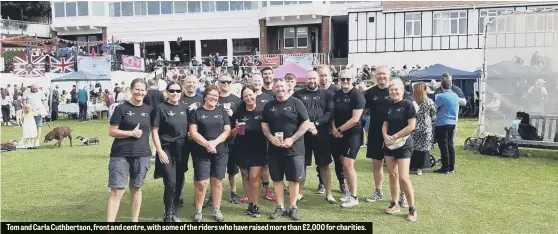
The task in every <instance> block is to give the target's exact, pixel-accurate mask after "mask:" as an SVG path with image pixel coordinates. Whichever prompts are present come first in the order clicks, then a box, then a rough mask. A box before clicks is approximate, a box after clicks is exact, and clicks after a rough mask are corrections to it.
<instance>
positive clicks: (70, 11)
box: [66, 2, 77, 17]
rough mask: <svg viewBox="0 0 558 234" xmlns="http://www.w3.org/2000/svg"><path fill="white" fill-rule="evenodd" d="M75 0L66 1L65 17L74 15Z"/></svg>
mask: <svg viewBox="0 0 558 234" xmlns="http://www.w3.org/2000/svg"><path fill="white" fill-rule="evenodd" d="M76 5H77V4H76V2H67V3H66V17H72V16H76V13H77V12H76Z"/></svg>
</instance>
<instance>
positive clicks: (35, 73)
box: [12, 55, 46, 77]
mask: <svg viewBox="0 0 558 234" xmlns="http://www.w3.org/2000/svg"><path fill="white" fill-rule="evenodd" d="M45 58H46V56H44V55H43V56H38V57H32V58H31V59H27V56H21V57H18V56H16V57H14V60H13V62H12V65H13V66H14V74H15V75H16V76H23V77H40V76H45Z"/></svg>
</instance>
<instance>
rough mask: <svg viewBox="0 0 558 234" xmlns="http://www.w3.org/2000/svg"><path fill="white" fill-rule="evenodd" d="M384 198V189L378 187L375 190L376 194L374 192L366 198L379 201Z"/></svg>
mask: <svg viewBox="0 0 558 234" xmlns="http://www.w3.org/2000/svg"><path fill="white" fill-rule="evenodd" d="M381 200H384V194H383V192H382V190H379V189H376V191H375V192H374V194H372V196H370V197H369V198H366V201H367V202H377V201H381Z"/></svg>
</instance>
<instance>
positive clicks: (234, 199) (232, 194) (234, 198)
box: [231, 193, 241, 204]
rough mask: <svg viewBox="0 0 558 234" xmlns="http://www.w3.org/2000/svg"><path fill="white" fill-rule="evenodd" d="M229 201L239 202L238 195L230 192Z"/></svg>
mask: <svg viewBox="0 0 558 234" xmlns="http://www.w3.org/2000/svg"><path fill="white" fill-rule="evenodd" d="M231 202H232V203H233V204H240V203H241V202H240V198H239V197H238V194H236V193H231Z"/></svg>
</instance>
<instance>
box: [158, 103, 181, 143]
mask: <svg viewBox="0 0 558 234" xmlns="http://www.w3.org/2000/svg"><path fill="white" fill-rule="evenodd" d="M153 127H159V140H160V141H161V144H163V145H165V144H168V143H170V142H174V141H179V140H186V138H187V137H188V106H186V105H185V104H183V103H182V102H178V105H173V104H170V103H168V102H163V103H161V104H159V105H157V108H156V110H155V116H154V117H153Z"/></svg>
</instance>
